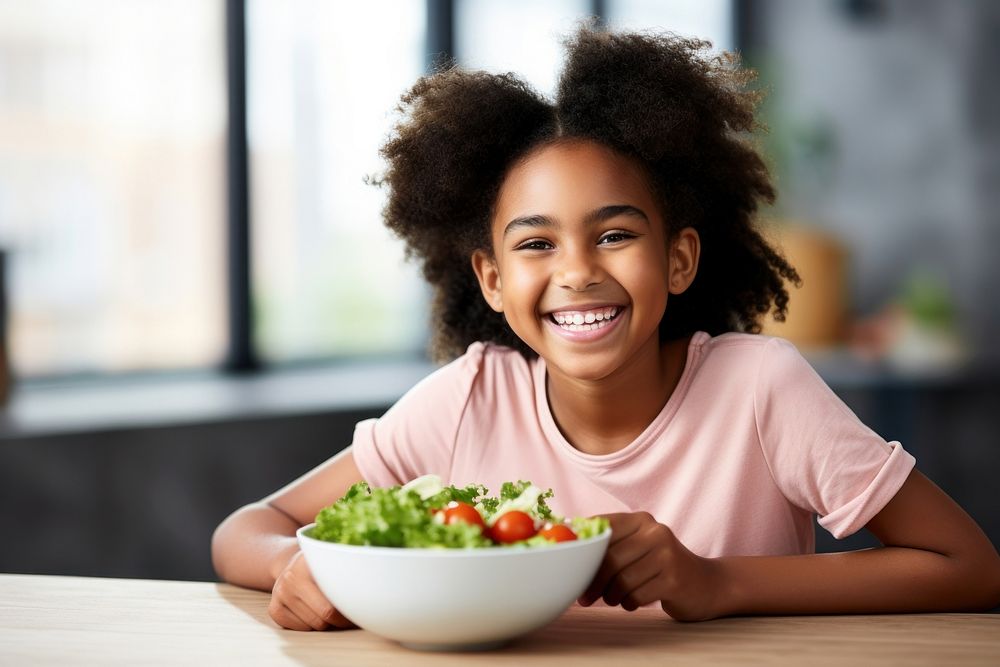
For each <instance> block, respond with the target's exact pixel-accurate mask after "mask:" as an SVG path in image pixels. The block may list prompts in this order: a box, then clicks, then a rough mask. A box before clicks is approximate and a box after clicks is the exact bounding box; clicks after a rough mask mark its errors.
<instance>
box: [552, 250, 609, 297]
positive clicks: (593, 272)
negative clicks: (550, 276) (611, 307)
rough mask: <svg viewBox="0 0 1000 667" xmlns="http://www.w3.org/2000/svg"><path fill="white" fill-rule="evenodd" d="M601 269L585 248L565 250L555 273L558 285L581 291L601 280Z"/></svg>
mask: <svg viewBox="0 0 1000 667" xmlns="http://www.w3.org/2000/svg"><path fill="white" fill-rule="evenodd" d="M602 274H603V270H602V269H601V267H600V265H599V264H598V263H597V261H596V258H595V257H593V256H592V255H591V254H590V253H589V252H587V251H585V250H579V251H573V250H565V251H564V253H563V257H562V261H561V262H560V264H559V267H558V269H557V270H556V274H555V281H556V283H557V284H558V285H559V286H560V287H565V288H566V289H571V290H573V291H575V292H582V291H584V290H585V289H587V288H588V287H592V286H593V285H597V284H599V283H600V282H601V276H602Z"/></svg>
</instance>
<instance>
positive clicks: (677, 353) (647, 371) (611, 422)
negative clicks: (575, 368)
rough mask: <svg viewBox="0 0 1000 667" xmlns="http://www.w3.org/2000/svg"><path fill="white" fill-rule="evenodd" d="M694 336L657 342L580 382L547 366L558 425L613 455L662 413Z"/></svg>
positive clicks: (581, 443)
mask: <svg viewBox="0 0 1000 667" xmlns="http://www.w3.org/2000/svg"><path fill="white" fill-rule="evenodd" d="M689 341H690V337H686V338H683V339H680V340H673V341H667V342H665V343H663V344H662V345H661V344H659V343H658V342H657V343H656V344H652V345H649V346H646V349H645V350H644V351H643V352H642V353H641V354H639V355H637V356H636V357H635V358H633V359H631V360H630V361H629V363H628V365H627V366H626V367H623V368H621V369H620V370H619V372H616V373H615V374H614V375H613V376H610V377H607V378H603V379H601V380H598V381H580V380H576V379H574V378H570V377H567V376H564V375H562V374H560V373H558V372H553V369H548V370H549V372H548V375H547V377H548V380H547V382H546V385H547V386H546V391H547V395H548V401H549V409H550V410H551V411H552V417H553V418H554V419H555V422H556V425H557V426H558V427H559V430H560V431H562V434H563V435H564V436H565V437H566V439H567V440H568V441H569V442H570V444H572V445H573V447H575V448H576V449H578V450H580V451H581V452H584V453H587V454H611V453H612V452H616V451H618V450H620V449H623V448H624V447H626V446H627V445H628V444H629V443H631V442H632V441H633V440H635V439H636V438H637V437H638V436H639V434H640V433H642V432H643V431H644V430H646V427H647V426H649V424H650V423H651V422H652V421H653V420H654V419H655V418H656V416H657V415H659V414H660V411H661V410H663V406H664V405H666V404H667V401H668V400H669V399H670V396H671V395H673V393H674V389H676V388H677V384H678V382H680V379H681V375H682V374H683V372H684V365H685V363H686V362H687V349H688V343H689Z"/></svg>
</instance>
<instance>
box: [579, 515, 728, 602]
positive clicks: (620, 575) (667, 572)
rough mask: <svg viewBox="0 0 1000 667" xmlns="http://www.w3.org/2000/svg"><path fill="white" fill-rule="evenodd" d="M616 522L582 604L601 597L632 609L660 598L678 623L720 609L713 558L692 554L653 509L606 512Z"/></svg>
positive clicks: (581, 599)
mask: <svg viewBox="0 0 1000 667" xmlns="http://www.w3.org/2000/svg"><path fill="white" fill-rule="evenodd" d="M602 516H604V517H605V518H606V519H608V521H609V522H610V523H611V543H610V544H609V545H608V551H607V553H606V554H605V555H604V561H603V562H602V563H601V567H600V569H598V571H597V574H596V575H595V576H594V579H593V581H592V582H591V583H590V586H589V587H588V588H587V590H586V591H585V592H584V594H583V595H581V596H580V598H579V602H580V604H581V605H583V606H589V605H591V604H593V603H594V601H595V600H597V599H598V598H604V601H605V602H606V603H607V604H608V605H610V606H616V605H619V604H620V605H621V606H622V608H623V609H626V610H627V611H633V610H635V609H637V608H639V607H641V606H643V605H646V604H649V603H650V602H656V601H659V602H660V606H661V607H663V611H665V612H667V613H668V614H670V616H671V617H673V618H675V619H677V620H679V621H703V620H707V619H710V618H714V617H715V616H717V615H718V614H717V613H715V612H714V611H713V610H714V608H715V602H716V598H717V596H718V588H719V578H718V576H717V573H716V567H715V565H714V562H713V561H712V560H711V559H709V558H702V557H700V556H697V555H695V554H693V553H691V552H690V551H689V550H688V549H687V548H686V547H685V546H684V545H683V544H681V542H680V540H678V539H677V538H676V537H675V536H674V534H673V532H672V531H671V530H670V529H669V528H667V527H666V526H664V525H663V524H661V523H657V522H656V519H655V518H653V516H652V515H650V514H649V513H648V512H632V513H625V514H604V515H602Z"/></svg>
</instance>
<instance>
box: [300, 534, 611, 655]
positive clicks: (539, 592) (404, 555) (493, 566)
mask: <svg viewBox="0 0 1000 667" xmlns="http://www.w3.org/2000/svg"><path fill="white" fill-rule="evenodd" d="M314 525H315V524H309V525H308V526H303V527H302V528H300V529H299V530H298V533H297V536H298V539H299V545H300V547H301V549H302V553H303V554H304V555H305V558H306V562H307V563H308V564H309V569H310V570H311V571H312V575H313V578H314V579H315V580H316V583H317V585H318V586H319V588H320V590H321V591H323V594H324V595H326V597H327V598H328V599H329V600H330V603H331V604H332V605H333V606H334V607H336V608H337V609H338V610H339V611H340V612H341V613H342V614H344V616H346V617H347V618H349V619H351V620H352V621H353V622H354V623H356V624H357V625H359V626H360V627H362V628H364V629H366V630H368V631H370V632H373V633H375V634H377V635H381V636H382V637H386V638H388V639H392V640H395V641H398V642H400V643H402V644H403V645H405V646H408V647H411V648H419V649H427V650H478V649H486V648H493V647H495V646H498V645H500V644H502V643H504V642H505V641H507V640H509V639H512V638H514V637H516V636H518V635H521V634H524V633H526V632H530V631H531V630H534V629H536V628H540V627H541V626H543V625H546V624H547V623H550V622H551V621H553V620H555V619H556V618H557V617H559V616H560V615H561V614H562V613H563V612H564V611H566V609H567V608H568V607H569V606H570V605H572V604H573V602H574V601H575V600H576V599H577V598H578V597H579V596H580V595H581V594H582V593H583V592H584V591H585V590H586V589H587V585H588V584H589V583H590V582H591V580H592V579H593V578H594V575H595V574H596V573H597V569H598V567H600V565H601V560H602V559H603V558H604V552H605V551H606V550H607V548H608V540H609V539H610V537H611V530H610V529H608V530H606V531H604V532H603V533H601V534H600V535H598V536H596V537H592V538H589V539H585V540H573V541H570V542H560V543H558V544H553V545H552V546H543V547H530V548H523V547H520V548H519V547H495V548H482V549H405V548H392V547H368V546H354V545H348V544H336V543H333V542H324V541H322V540H317V539H315V538H313V537H310V535H309V531H310V530H311V529H312V527H313V526H314Z"/></svg>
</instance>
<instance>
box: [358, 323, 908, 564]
mask: <svg viewBox="0 0 1000 667" xmlns="http://www.w3.org/2000/svg"><path fill="white" fill-rule="evenodd" d="M545 378H546V370H545V362H544V361H543V360H542V359H537V360H534V361H528V360H526V359H525V358H524V357H522V356H521V355H520V354H518V353H517V352H515V351H513V350H510V349H507V348H504V347H499V346H496V345H492V344H485V345H484V344H481V343H475V344H473V345H470V346H469V348H468V350H467V351H466V353H465V354H464V355H462V356H461V357H459V358H458V359H456V360H455V361H453V362H451V363H450V364H448V365H447V366H444V367H442V368H440V369H438V370H437V371H435V372H434V373H432V374H431V375H430V376H428V377H427V378H425V379H424V380H423V381H421V382H420V383H419V384H417V385H416V386H415V387H414V388H413V389H412V390H410V391H409V392H408V393H407V394H406V395H405V396H404V397H403V398H401V399H400V400H399V402H398V403H396V405H394V406H393V407H392V408H391V409H390V410H389V411H388V412H387V413H386V414H385V415H384V416H382V417H381V418H380V419H377V420H376V419H370V420H366V421H363V422H360V423H359V424H358V425H357V428H356V430H355V433H354V441H353V444H352V448H353V449H352V451H353V454H354V458H355V461H356V463H357V466H358V468H359V470H360V471H361V473H362V474H363V475H364V478H365V479H366V480H367V481H368V482H369V483H370V484H372V485H373V486H389V485H393V484H402V483H404V482H406V481H408V480H410V479H412V478H414V477H417V476H419V475H422V474H426V473H435V474H437V475H440V476H441V478H442V479H443V480H445V483H452V484H456V485H459V486H464V485H466V484H471V483H479V484H485V485H486V486H487V487H488V488H489V489H490V490H491V491H492V492H494V493H495V492H497V491H499V489H500V485H501V483H502V482H504V481H514V480H519V479H524V480H530V481H532V482H534V483H535V484H536V485H538V486H540V487H542V488H549V487H551V488H552V489H553V490H554V492H555V497H554V498H553V499H552V501H551V502H550V505H551V506H552V509H553V511H554V512H556V513H557V514H561V515H564V516H589V515H593V514H601V513H608V512H633V511H646V512H649V513H650V514H652V515H653V516H654V517H656V519H657V521H659V522H660V523H663V524H665V525H667V526H669V527H670V528H671V529H672V530H673V532H674V534H675V535H677V537H678V538H679V539H680V540H681V542H682V543H683V544H684V545H685V546H687V547H688V548H689V549H691V551H693V552H694V553H696V554H699V555H701V556H706V557H717V556H738V555H747V556H749V555H780V554H803V553H811V552H813V551H814V549H815V538H814V534H813V524H812V517H813V515H814V514H818V515H819V516H820V517H821V518H820V519H819V523H820V525H822V526H823V527H824V528H826V529H827V530H829V531H830V532H831V533H832V534H833V535H834V536H835V537H837V538H841V537H844V536H847V535H850V534H851V533H854V532H855V531H857V530H858V529H859V528H861V527H863V526H864V525H865V524H866V523H867V522H868V521H869V520H870V519H871V518H872V517H874V516H875V514H877V513H878V512H879V511H880V510H881V509H882V508H883V507H884V506H885V504H886V503H887V502H888V501H889V500H890V499H891V498H892V497H893V496H894V495H895V494H896V492H897V491H898V490H899V488H900V486H902V484H903V482H904V481H905V479H906V477H907V475H908V474H909V472H910V470H911V469H912V468H913V465H914V459H913V457H912V456H911V455H910V454H909V453H907V452H906V451H904V450H903V448H902V446H900V444H899V443H898V442H890V443H887V442H886V441H885V440H883V439H882V438H880V437H879V436H878V435H877V434H876V433H874V432H873V431H872V430H871V429H869V428H868V427H866V426H865V425H864V424H862V423H861V422H860V421H859V420H858V418H857V417H856V416H855V415H854V413H852V412H851V410H850V409H849V408H848V407H847V406H846V405H844V403H843V402H841V400H840V399H839V398H837V396H836V395H835V394H834V393H833V391H831V390H830V389H829V387H827V386H826V384H825V383H824V382H823V380H822V379H820V377H819V376H818V375H817V374H816V372H815V371H814V370H813V369H812V367H811V366H809V364H808V363H807V362H806V361H805V359H803V358H802V356H801V355H800V354H799V353H798V351H797V350H796V349H795V347H794V346H793V345H791V344H790V343H788V342H787V341H784V340H782V339H780V338H771V337H767V336H757V335H750V334H738V333H729V334H724V335H721V336H717V337H714V338H713V337H711V336H709V335H708V334H706V333H704V332H699V333H697V334H695V335H694V336H693V337H692V339H691V343H690V346H689V349H688V355H687V362H686V364H685V368H684V372H683V374H682V376H681V379H680V382H679V383H678V385H677V388H676V389H675V390H674V393H673V394H672V395H671V397H670V399H669V400H668V401H667V403H666V405H664V407H663V409H662V410H661V411H660V414H659V415H658V416H657V417H656V418H655V419H654V420H653V422H652V423H651V424H649V426H648V427H647V428H646V430H645V431H643V432H642V433H641V434H640V435H639V437H637V438H636V439H635V440H634V441H633V442H632V443H630V444H629V445H628V446H626V447H625V448H624V449H621V450H619V451H617V452H614V453H612V454H607V455H592V454H585V453H583V452H580V451H578V450H577V449H575V448H574V447H573V446H572V445H571V444H570V443H569V442H568V441H567V440H566V438H565V437H564V436H563V435H562V433H561V432H560V430H559V428H558V427H557V426H556V423H555V421H554V419H553V417H552V413H551V411H550V409H549V404H548V399H547V397H546V390H545V386H546V382H545Z"/></svg>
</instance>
